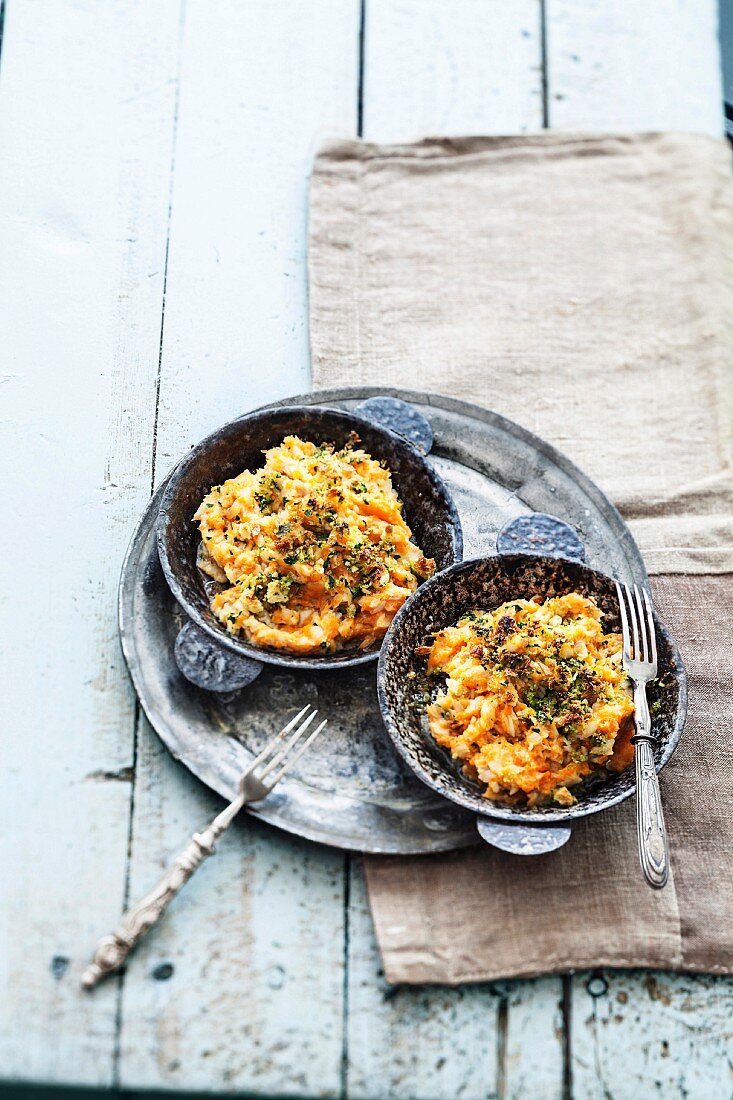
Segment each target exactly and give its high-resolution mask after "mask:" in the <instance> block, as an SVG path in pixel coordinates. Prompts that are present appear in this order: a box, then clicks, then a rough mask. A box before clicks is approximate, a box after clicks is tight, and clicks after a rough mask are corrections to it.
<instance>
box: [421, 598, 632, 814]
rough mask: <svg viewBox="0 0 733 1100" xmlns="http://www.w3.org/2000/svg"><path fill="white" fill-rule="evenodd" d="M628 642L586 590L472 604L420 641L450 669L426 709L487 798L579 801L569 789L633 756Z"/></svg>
mask: <svg viewBox="0 0 733 1100" xmlns="http://www.w3.org/2000/svg"><path fill="white" fill-rule="evenodd" d="M621 649H622V639H621V635H620V634H604V633H603V630H602V627H601V611H600V609H599V607H598V606H597V604H596V603H595V601H594V600H592V599H590V598H587V597H585V596H581V595H579V594H578V593H577V592H571V593H569V594H568V595H566V596H558V597H554V598H551V599H547V600H545V601H544V603H541V602H536V601H535V600H513V601H511V602H508V603H504V604H502V605H501V607H497V608H496V610H495V611H473V612H471V613H470V614H468V615H465V616H464V617H463V618H462V619H461V620H460V621H459V622H458V623H457V624H456V625H455V626H451V627H448V628H447V629H446V630H441V631H440V632H439V633H437V634H436V635H435V636H434V641H433V643H432V645H431V646H426V647H424V648H421V649H420V650H418V652H421V653H424V654H426V655H427V657H428V671H429V672H431V673H440V672H442V673H444V674H445V676H446V683H445V689H444V690H443V691H441V692H440V693H439V694H438V695H437V697H436V698H435V700H434V702H432V703H431V704H430V705H429V706H428V708H427V713H428V720H429V723H430V729H431V731H432V734H433V737H434V738H435V740H436V741H437V742H438V744H439V745H441V746H443V747H444V748H446V749H448V750H449V751H450V753H451V755H452V756H453V758H454V759H455V760H457V761H460V763H461V764H462V766H463V769H464V771H465V772H466V774H467V775H468V776H470V777H471V778H472V779H475V780H477V781H478V782H480V783H481V784H483V785H484V786H485V788H486V790H485V796H486V797H487V798H490V799H494V800H495V801H497V802H505V803H508V804H510V805H515V804H523V805H527V806H536V805H541V804H544V803H547V802H552V801H554V802H555V803H558V804H559V805H561V806H569V805H572V804H573V803H574V802H575V801H576V799H575V798H574V796H573V794H572V793H571V790H570V788H571V787H574V786H577V785H578V784H579V783H581V782H582V781H583V780H584V779H585V778H586V777H587V776H589V775H591V773H593V772H597V771H601V770H609V771H622V770H623V769H624V768H625V767H627V766H628V764H629V763H630V762H631V761H632V760H633V754H634V748H633V745H632V744H631V737H632V736H633V730H634V725H633V721H632V715H633V713H634V703H633V699H632V693H631V686H630V683H629V680H628V678H627V676H626V674H625V672H624V670H623V668H622V665H621Z"/></svg>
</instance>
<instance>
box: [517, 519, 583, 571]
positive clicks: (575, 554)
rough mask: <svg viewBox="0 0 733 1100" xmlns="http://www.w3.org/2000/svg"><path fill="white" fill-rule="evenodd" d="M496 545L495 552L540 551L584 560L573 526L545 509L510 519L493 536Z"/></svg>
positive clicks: (522, 552) (577, 535) (549, 554)
mask: <svg viewBox="0 0 733 1100" xmlns="http://www.w3.org/2000/svg"><path fill="white" fill-rule="evenodd" d="M496 549H497V552H498V553H499V554H543V555H545V556H546V557H549V558H570V560H571V561H585V546H584V544H583V540H582V539H581V537H580V535H579V534H578V532H577V531H576V530H575V528H574V527H571V526H570V524H569V523H566V522H565V521H564V520H562V519H558V518H557V516H551V515H548V513H547V512H531V513H530V514H529V515H526V516H517V517H516V518H515V519H512V520H510V521H509V523H507V524H505V525H504V527H502V529H501V531H500V532H499V534H498V535H497V536H496Z"/></svg>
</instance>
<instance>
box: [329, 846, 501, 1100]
mask: <svg viewBox="0 0 733 1100" xmlns="http://www.w3.org/2000/svg"><path fill="white" fill-rule="evenodd" d="M349 943H350V950H349V975H348V1069H347V1076H346V1082H345V1085H346V1095H347V1096H349V1097H350V1098H353V1100H373V1098H374V1097H379V1100H413V1098H421V1100H422V1098H424V1100H459V1098H460V1100H490V1098H491V1097H496V1096H498V1092H497V1082H498V1078H499V1073H498V1061H497V1059H498V1054H499V1050H500V1043H499V1035H500V1028H499V1015H500V1007H501V998H500V996H499V995H497V993H496V992H495V991H494V990H493V989H492V988H491V987H490V986H486V985H474V986H464V987H462V988H459V989H451V988H447V987H442V988H441V987H437V986H436V987H433V986H424V987H420V986H418V987H414V986H412V987H411V986H402V987H391V986H388V985H387V984H386V982H385V981H384V977H383V974H382V971H381V962H380V958H379V951H378V949H377V945H376V941H375V939H374V929H373V926H372V918H371V915H370V913H369V904H368V901H367V896H366V888H365V885H364V880H363V877H362V874H361V868H360V865H359V861H358V860H357V859H356V858H355V859H354V860H353V861H352V873H351V891H350V905H349Z"/></svg>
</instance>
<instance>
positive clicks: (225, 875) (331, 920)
mask: <svg viewBox="0 0 733 1100" xmlns="http://www.w3.org/2000/svg"><path fill="white" fill-rule="evenodd" d="M137 771H138V782H137V786H136V791H135V832H134V835H133V848H132V875H131V879H130V890H131V896H132V897H138V896H141V895H142V894H143V893H144V892H145V891H146V890H147V889H148V888H149V887H150V885H152V883H154V882H155V881H156V880H157V878H158V877H159V876H160V874H161V873H162V872H163V870H165V869H166V867H168V866H169V864H170V862H171V859H172V858H173V857H174V856H175V855H176V853H177V852H178V851H179V850H180V849H181V848H183V847H184V846H185V844H186V842H187V840H188V838H189V836H190V834H191V833H192V832H193V831H194V830H195V829H196V828H199V827H200V826H202V825H204V824H205V823H206V822H207V821H208V820H210V819H211V818H212V817H213V816H214V815H215V814H216V813H217V812H218V810H219V809H220V808H221V802H220V800H219V799H217V798H216V796H214V795H213V794H212V793H211V792H210V791H208V790H207V789H206V788H204V787H203V786H202V785H201V784H200V783H197V782H196V781H195V780H194V779H193V778H192V777H191V776H189V775H188V773H187V772H186V771H185V769H184V768H183V767H182V766H181V765H180V764H177V763H176V762H175V761H174V760H173V759H172V758H171V757H170V755H169V753H168V752H167V750H166V749H165V748H164V747H163V746H162V744H161V743H160V741H159V740H158V738H157V737H156V735H155V734H154V732H153V731H152V730H151V729H150V727H149V726H148V725H147V723H145V722H143V723H142V728H141V731H140V742H139V751H138V768H137ZM343 870H344V856H343V855H342V854H341V853H340V852H335V851H328V850H324V849H322V848H319V847H318V846H316V845H314V844H310V843H308V842H306V841H298V840H296V839H294V838H291V837H289V836H287V835H286V834H284V833H280V832H278V831H277V830H275V829H271V828H269V827H268V826H266V825H262V824H260V823H259V822H257V821H255V820H254V819H252V818H249V819H248V818H247V817H246V816H244V817H243V818H242V820H241V821H238V822H235V824H234V825H233V826H232V829H231V831H230V833H229V834H227V836H226V837H225V838H224V839H223V840H222V841H221V842H220V844H219V846H218V849H217V852H216V854H215V855H214V856H213V857H212V858H211V859H210V860H208V861H207V863H206V864H205V865H204V866H203V867H202V868H201V870H200V871H198V872H197V873H196V875H195V876H194V878H193V879H192V880H191V882H190V883H189V884H188V885H187V887H186V889H185V890H184V891H183V892H182V894H181V896H180V898H178V899H177V900H176V902H175V903H174V905H173V906H172V907H171V909H170V910H169V911H168V913H167V914H166V916H165V919H164V921H163V922H161V924H160V925H159V926H158V927H157V928H156V929H154V931H153V932H152V933H151V935H150V936H149V937H148V938H147V939H146V940H145V941H144V942H143V943H142V944H141V946H140V948H139V949H138V951H137V952H136V954H135V957H134V959H133V960H132V961H131V963H130V966H129V968H128V972H127V975H126V980H125V987H124V991H123V1002H122V1008H123V1028H122V1036H121V1046H120V1056H119V1080H120V1083H121V1084H122V1086H123V1087H125V1088H149V1087H151V1085H153V1084H154V1085H155V1086H165V1087H166V1088H176V1089H184V1090H193V1089H201V1090H202V1091H221V1090H225V1091H235V1090H242V1091H245V1092H246V1093H247V1094H248V1095H250V1094H253V1095H258V1096H266V1097H272V1096H314V1095H319V1096H321V1095H322V1096H336V1095H338V1091H339V1082H340V1072H341V1065H340V1062H341V1047H342V992H343V969H342V960H343V900H344V899H343V890H344V874H343Z"/></svg>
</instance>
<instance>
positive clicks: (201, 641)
mask: <svg viewBox="0 0 733 1100" xmlns="http://www.w3.org/2000/svg"><path fill="white" fill-rule="evenodd" d="M173 654H174V656H175V658H176V664H177V665H178V668H179V669H180V671H181V672H182V673H183V675H184V676H185V677H186V679H187V680H188V681H189V682H190V683H192V684H194V685H195V686H196V687H198V688H203V689H204V690H205V691H217V692H228V691H241V690H242V688H245V687H247V685H248V684H251V683H252V681H253V680H256V679H257V677H258V676H259V674H260V673H261V672H262V669H263V667H264V665H263V664H262V662H261V661H255V660H253V659H252V658H251V657H242V656H240V655H239V654H238V653H232V652H231V651H230V650H228V649H226V648H225V647H224V646H223V645H219V643H218V642H216V641H214V639H213V638H211V637H210V636H209V635H208V634H207V633H206V631H205V630H202V629H201V627H200V626H197V625H196V623H192V622H188V623H186V625H185V626H183V627H182V628H181V629H180V630H179V631H178V637H177V638H176V642H175V646H174V649H173Z"/></svg>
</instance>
